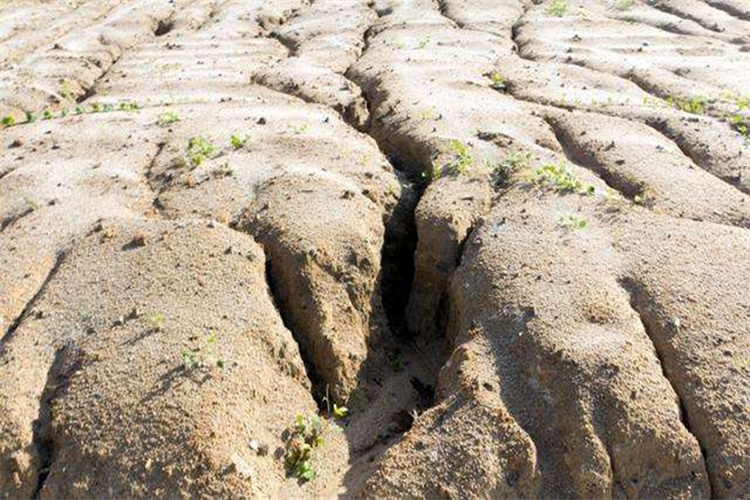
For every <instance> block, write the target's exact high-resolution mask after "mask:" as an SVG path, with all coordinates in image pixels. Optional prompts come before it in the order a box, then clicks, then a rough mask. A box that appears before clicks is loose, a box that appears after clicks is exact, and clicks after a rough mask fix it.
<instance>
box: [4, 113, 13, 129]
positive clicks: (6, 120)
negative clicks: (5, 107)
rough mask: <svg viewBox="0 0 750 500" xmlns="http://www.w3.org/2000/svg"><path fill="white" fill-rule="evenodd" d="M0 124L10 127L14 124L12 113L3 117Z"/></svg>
mask: <svg viewBox="0 0 750 500" xmlns="http://www.w3.org/2000/svg"><path fill="white" fill-rule="evenodd" d="M2 124H3V126H4V127H12V126H13V125H15V124H16V118H15V117H14V116H13V115H8V116H5V117H3V120H2Z"/></svg>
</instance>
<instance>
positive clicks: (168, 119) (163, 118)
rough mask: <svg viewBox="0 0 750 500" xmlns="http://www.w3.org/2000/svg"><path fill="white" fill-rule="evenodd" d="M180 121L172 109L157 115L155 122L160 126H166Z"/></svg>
mask: <svg viewBox="0 0 750 500" xmlns="http://www.w3.org/2000/svg"><path fill="white" fill-rule="evenodd" d="M178 121H180V117H179V116H178V115H177V113H175V112H174V111H167V112H165V113H162V114H160V115H159V117H158V118H157V119H156V124H157V125H158V126H160V127H167V126H169V125H171V124H173V123H176V122H178Z"/></svg>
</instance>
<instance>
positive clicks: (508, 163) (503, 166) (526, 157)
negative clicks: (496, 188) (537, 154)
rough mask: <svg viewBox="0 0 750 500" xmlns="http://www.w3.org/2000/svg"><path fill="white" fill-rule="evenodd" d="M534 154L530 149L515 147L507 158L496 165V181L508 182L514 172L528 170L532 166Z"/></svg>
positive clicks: (498, 182)
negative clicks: (524, 149)
mask: <svg viewBox="0 0 750 500" xmlns="http://www.w3.org/2000/svg"><path fill="white" fill-rule="evenodd" d="M533 158H534V156H533V155H532V154H531V153H529V152H528V151H523V150H521V149H513V150H511V152H510V153H508V156H506V157H505V159H504V160H503V161H502V162H500V163H498V164H497V165H495V168H494V174H495V182H496V183H497V184H502V183H504V182H506V181H507V180H508V179H509V178H510V176H511V175H513V173H514V172H518V171H519V170H526V169H528V168H529V167H530V166H531V160H532V159H533Z"/></svg>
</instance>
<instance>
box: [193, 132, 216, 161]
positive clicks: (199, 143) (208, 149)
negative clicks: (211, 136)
mask: <svg viewBox="0 0 750 500" xmlns="http://www.w3.org/2000/svg"><path fill="white" fill-rule="evenodd" d="M216 153H217V150H216V146H214V145H213V144H211V143H210V142H209V141H207V140H206V139H204V138H202V137H191V138H190V140H189V141H188V147H187V153H186V154H187V159H188V163H190V166H191V167H193V168H196V167H199V166H201V165H203V163H204V162H205V161H206V160H208V159H211V158H213V157H215V156H216Z"/></svg>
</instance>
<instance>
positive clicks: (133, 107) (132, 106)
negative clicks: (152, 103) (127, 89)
mask: <svg viewBox="0 0 750 500" xmlns="http://www.w3.org/2000/svg"><path fill="white" fill-rule="evenodd" d="M139 109H141V107H140V106H139V105H138V103H137V102H134V101H130V102H121V103H120V105H119V110H120V111H138V110H139Z"/></svg>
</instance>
